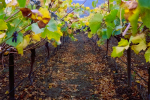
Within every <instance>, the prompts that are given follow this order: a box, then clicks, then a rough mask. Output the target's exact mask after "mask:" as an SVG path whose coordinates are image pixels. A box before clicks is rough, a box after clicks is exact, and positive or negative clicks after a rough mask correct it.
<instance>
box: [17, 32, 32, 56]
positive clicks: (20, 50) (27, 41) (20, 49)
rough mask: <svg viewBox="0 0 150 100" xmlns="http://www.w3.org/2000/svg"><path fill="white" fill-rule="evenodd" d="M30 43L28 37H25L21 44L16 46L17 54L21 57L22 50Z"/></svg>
mask: <svg viewBox="0 0 150 100" xmlns="http://www.w3.org/2000/svg"><path fill="white" fill-rule="evenodd" d="M29 42H30V35H26V36H25V37H24V38H23V42H21V43H20V44H18V45H17V47H16V49H17V51H18V54H21V55H23V49H24V48H25V47H26V46H28V44H29Z"/></svg>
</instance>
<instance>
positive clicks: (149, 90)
mask: <svg viewBox="0 0 150 100" xmlns="http://www.w3.org/2000/svg"><path fill="white" fill-rule="evenodd" d="M148 100H150V67H149V68H148Z"/></svg>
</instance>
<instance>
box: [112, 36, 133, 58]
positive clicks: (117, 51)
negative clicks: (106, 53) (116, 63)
mask: <svg viewBox="0 0 150 100" xmlns="http://www.w3.org/2000/svg"><path fill="white" fill-rule="evenodd" d="M129 44H130V41H129V42H128V41H127V40H125V39H121V41H120V42H118V46H115V47H113V52H112V53H111V57H114V58H115V57H121V56H122V55H123V52H124V50H127V49H128V48H129Z"/></svg>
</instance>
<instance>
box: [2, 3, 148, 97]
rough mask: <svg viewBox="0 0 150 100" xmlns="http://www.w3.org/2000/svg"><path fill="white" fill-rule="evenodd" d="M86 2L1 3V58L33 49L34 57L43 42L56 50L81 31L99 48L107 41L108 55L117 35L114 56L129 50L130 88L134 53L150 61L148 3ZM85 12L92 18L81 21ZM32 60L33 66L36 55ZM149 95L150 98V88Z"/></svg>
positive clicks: (87, 17)
mask: <svg viewBox="0 0 150 100" xmlns="http://www.w3.org/2000/svg"><path fill="white" fill-rule="evenodd" d="M86 1H87V0H85V1H84V2H83V4H81V5H80V4H78V3H77V4H72V0H12V1H8V0H1V1H0V23H1V24H0V45H1V47H0V54H1V55H0V56H1V59H2V57H3V55H6V54H9V55H10V57H11V55H12V53H18V54H21V55H22V56H23V54H24V51H27V50H31V53H32V54H31V56H32V55H34V52H35V48H36V47H37V46H38V45H39V44H40V43H41V42H43V41H46V42H47V43H51V44H52V45H53V46H54V47H57V46H58V45H60V44H61V42H62V41H61V38H62V37H64V36H69V37H70V38H71V39H72V40H73V41H77V39H76V38H75V37H74V34H76V33H80V31H81V30H82V31H84V32H85V33H87V34H88V37H89V38H91V37H92V36H94V35H96V36H97V37H98V39H99V40H98V41H97V45H98V46H101V45H103V44H104V43H105V41H106V40H107V51H106V55H107V54H108V43H109V39H110V38H111V37H112V36H114V37H115V38H116V39H117V40H118V46H115V47H113V52H112V53H111V57H114V58H116V57H121V56H123V54H124V51H125V50H127V59H128V85H129V86H131V50H133V51H134V52H135V53H136V54H139V52H140V51H145V55H144V56H145V59H146V62H150V42H149V41H148V38H149V36H150V35H149V29H150V24H149V12H150V2H149V0H144V1H143V0H108V1H106V2H105V3H103V4H101V5H100V6H98V7H97V3H98V0H95V1H93V2H92V6H93V7H94V9H90V8H89V7H84V3H85V2H86ZM86 12H89V15H88V16H86V17H83V18H80V15H81V14H85V13H86ZM46 45H47V44H46ZM31 59H32V62H33V63H34V56H32V57H31ZM33 63H31V69H32V67H33ZM12 64H13V65H14V63H13V62H12ZM12 64H10V66H12ZM12 71H13V69H12ZM31 73H32V70H31V72H30V74H31ZM30 74H29V76H30ZM13 83H14V82H13ZM31 83H32V81H31ZM149 84H150V83H149ZM11 88H13V87H11ZM149 88H150V86H149ZM148 93H149V99H150V89H149V91H148Z"/></svg>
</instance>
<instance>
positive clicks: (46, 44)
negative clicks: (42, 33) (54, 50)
mask: <svg viewBox="0 0 150 100" xmlns="http://www.w3.org/2000/svg"><path fill="white" fill-rule="evenodd" d="M45 47H46V48H47V52H48V55H47V58H48V57H49V47H48V42H46V43H45Z"/></svg>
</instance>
